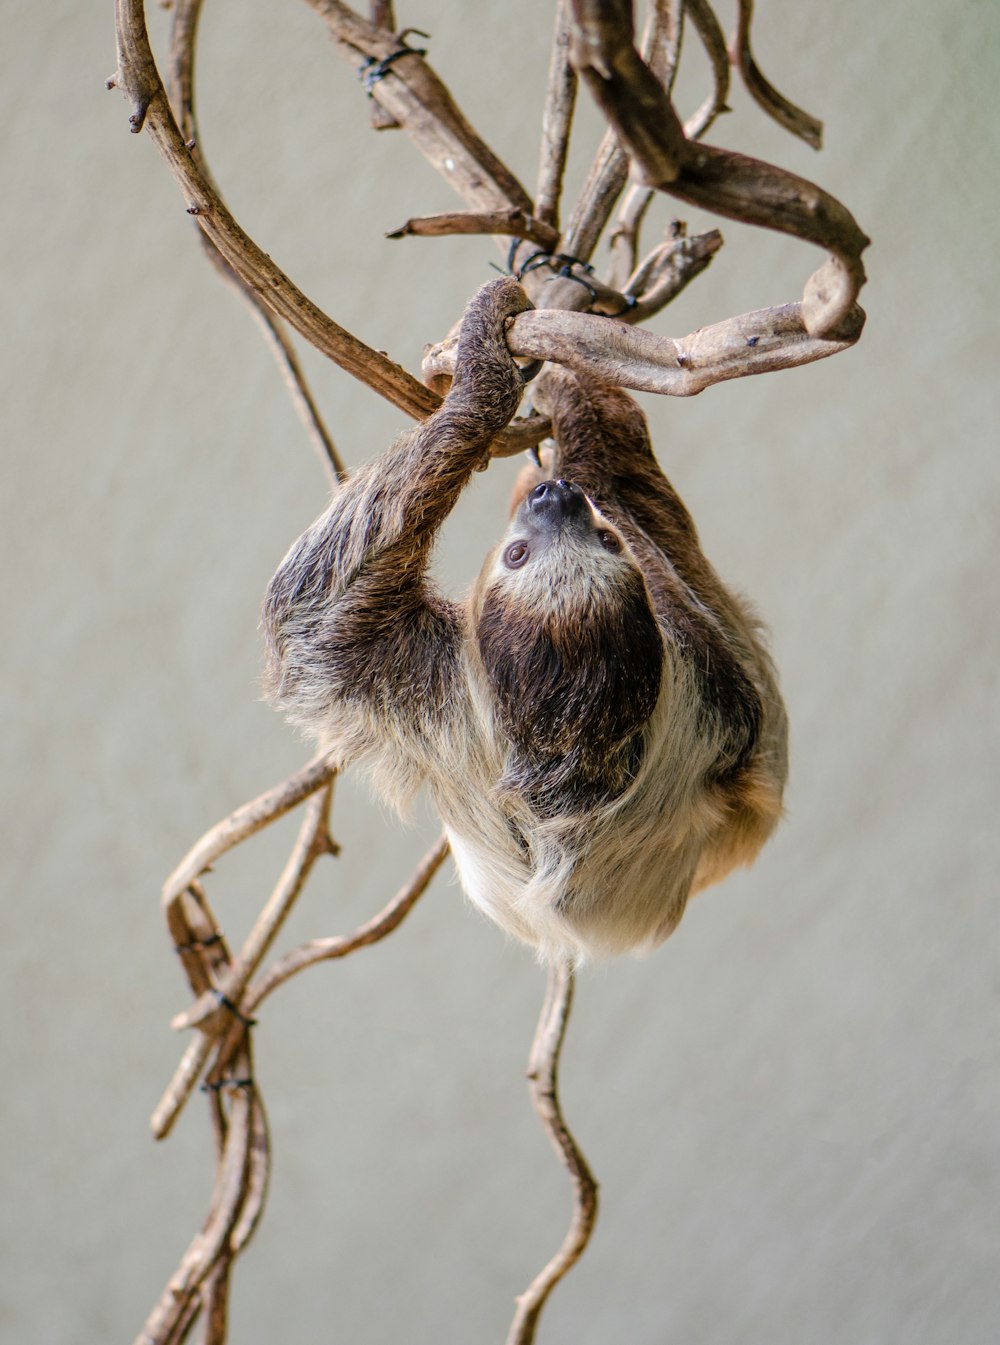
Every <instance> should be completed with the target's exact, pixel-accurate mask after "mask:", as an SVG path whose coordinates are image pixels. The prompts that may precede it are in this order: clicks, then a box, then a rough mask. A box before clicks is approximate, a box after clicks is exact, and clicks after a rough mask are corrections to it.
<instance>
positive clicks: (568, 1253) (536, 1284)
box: [507, 965, 597, 1345]
mask: <svg viewBox="0 0 1000 1345" xmlns="http://www.w3.org/2000/svg"><path fill="white" fill-rule="evenodd" d="M572 1003H573V972H572V969H571V968H570V967H568V966H565V965H562V966H557V967H552V968H550V970H549V980H548V986H547V988H546V993H545V1003H544V1004H543V1006H542V1012H541V1016H540V1017H539V1020H538V1027H537V1029H536V1031H535V1040H534V1041H533V1042H532V1046H531V1056H530V1058H529V1063H528V1080H529V1085H530V1088H531V1100H532V1102H533V1103H534V1106H535V1111H536V1112H537V1113H538V1116H539V1119H540V1120H541V1123H542V1125H543V1126H544V1127H545V1133H546V1134H547V1135H548V1137H549V1139H550V1140H551V1142H552V1147H553V1148H554V1149H555V1151H556V1153H557V1155H558V1156H559V1159H560V1160H561V1162H562V1163H563V1165H564V1166H565V1168H566V1170H567V1172H568V1173H569V1176H570V1180H571V1181H572V1183H573V1217H572V1219H571V1221H570V1226H569V1230H568V1231H567V1233H566V1237H565V1238H564V1240H563V1244H562V1246H561V1247H560V1248H559V1250H558V1252H556V1254H555V1256H554V1257H553V1258H552V1260H551V1261H549V1263H548V1265H547V1266H545V1268H544V1269H543V1270H541V1271H540V1272H539V1274H538V1275H536V1276H535V1278H534V1279H533V1280H532V1282H531V1284H530V1285H529V1286H528V1288H527V1289H526V1290H525V1291H524V1293H523V1294H521V1295H519V1297H518V1300H517V1311H516V1313H515V1314H514V1320H513V1321H512V1322H511V1326H510V1331H509V1332H508V1334H507V1345H531V1342H532V1341H533V1340H534V1338H535V1329H536V1327H537V1325H538V1318H539V1316H540V1315H541V1311H542V1308H543V1307H544V1306H545V1302H546V1300H547V1298H548V1296H549V1294H550V1293H551V1292H552V1290H553V1289H554V1288H555V1286H556V1285H557V1284H558V1283H559V1281H560V1280H561V1279H562V1278H563V1276H564V1275H565V1274H566V1273H567V1272H568V1271H569V1270H571V1269H572V1268H573V1266H574V1265H575V1264H576V1263H577V1261H578V1260H579V1259H580V1257H581V1256H582V1255H583V1253H584V1251H585V1250H586V1247H587V1243H588V1242H589V1241H590V1235H591V1232H592V1231H593V1227H594V1223H595V1221H596V1219H597V1183H596V1182H595V1181H594V1178H593V1175H592V1173H591V1171H590V1168H589V1167H588V1166H587V1160H586V1159H585V1158H584V1156H583V1153H582V1152H581V1150H580V1147H579V1145H578V1144H577V1143H576V1140H575V1139H574V1138H573V1135H572V1133H571V1132H570V1129H569V1127H568V1126H567V1125H566V1122H565V1120H564V1119H563V1114H562V1108H561V1107H560V1105H559V1056H560V1053H561V1051H562V1044H563V1039H564V1037H565V1035H566V1024H567V1022H568V1020H569V1013H570V1009H571V1007H572Z"/></svg>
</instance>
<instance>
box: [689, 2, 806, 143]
mask: <svg viewBox="0 0 1000 1345" xmlns="http://www.w3.org/2000/svg"><path fill="white" fill-rule="evenodd" d="M697 2H698V3H701V0H697ZM689 3H690V0H689ZM752 20H753V0H739V16H738V18H737V22H736V32H735V33H734V34H733V40H732V42H731V44H730V48H729V54H730V59H731V60H732V63H733V65H735V66H736V67H737V69H738V70H739V72H740V75H741V76H742V78H743V83H744V84H745V85H746V87H747V90H748V91H749V93H750V95H751V96H752V97H753V98H754V99H755V100H756V101H757V103H759V105H760V106H761V107H762V108H763V109H764V111H765V112H766V113H767V114H768V116H769V117H773V118H774V120H775V121H776V122H778V124H779V125H781V126H784V128H785V130H786V131H791V133H792V135H797V136H798V137H799V139H800V140H804V141H805V142H806V144H807V145H812V147H813V149H821V148H822V147H823V123H822V122H821V121H817V120H816V118H815V117H813V116H810V114H809V113H808V112H803V110H802V109H801V108H800V107H796V106H795V104H794V103H790V102H789V101H788V99H787V98H785V97H784V95H783V94H780V93H779V92H778V90H777V89H776V88H774V86H773V85H771V84H769V83H768V81H767V80H766V79H765V78H764V76H763V75H762V74H761V72H760V70H759V69H758V67H757V63H756V61H755V60H754V58H753V54H752V52H751V51H750V24H751V22H752Z"/></svg>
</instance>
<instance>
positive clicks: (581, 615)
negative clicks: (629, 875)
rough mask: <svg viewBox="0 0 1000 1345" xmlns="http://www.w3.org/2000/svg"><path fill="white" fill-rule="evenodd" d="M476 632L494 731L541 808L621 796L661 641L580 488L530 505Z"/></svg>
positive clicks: (631, 567) (634, 575)
mask: <svg viewBox="0 0 1000 1345" xmlns="http://www.w3.org/2000/svg"><path fill="white" fill-rule="evenodd" d="M473 621H474V629H475V634H476V640H477V644H478V647H479V655H480V658H481V660H482V666H483V668H484V670H485V672H486V675H487V677H488V679H489V681H490V684H491V685H492V688H493V692H494V695H495V697H496V714H497V718H498V722H499V723H500V725H501V727H502V728H503V729H504V731H505V732H506V733H507V735H508V737H509V738H510V740H511V743H512V744H513V747H514V748H515V750H516V754H517V760H518V762H519V763H520V765H519V766H518V768H517V769H518V770H520V771H521V772H522V775H523V772H524V771H527V772H528V774H527V775H524V776H523V778H524V780H528V778H529V776H530V778H531V780H532V781H533V782H534V783H533V784H532V786H531V790H534V792H535V793H536V794H537V795H538V797H539V798H541V797H542V796H543V795H544V796H545V798H546V799H547V800H548V802H547V803H546V805H545V806H546V807H547V808H550V809H552V808H557V807H561V806H562V804H561V803H560V802H559V801H558V800H560V799H561V800H563V802H565V801H567V800H570V801H573V800H575V801H577V802H579V800H580V799H582V798H583V797H584V796H586V797H592V798H599V797H600V798H604V797H614V796H615V795H616V794H617V793H619V792H620V791H621V790H622V789H623V788H625V787H626V784H627V782H628V781H629V780H630V779H632V778H633V777H634V774H635V770H636V769H637V766H638V762H639V760H640V759H641V755H642V751H643V747H642V733H643V730H644V727H645V725H646V724H647V722H648V721H649V718H650V716H651V715H652V713H653V710H654V708H655V706H656V702H657V697H658V695H659V690H660V682H661V677H662V671H663V657H664V653H663V637H662V635H661V634H660V629H659V625H658V623H657V620H656V616H655V614H654V612H653V608H652V604H651V602H650V597H649V593H648V591H647V589H646V584H645V580H644V579H643V576H642V571H641V570H640V568H639V566H638V564H637V562H636V560H635V557H634V556H633V555H632V553H631V551H630V550H629V548H628V546H627V544H626V542H625V539H624V538H623V537H622V535H621V533H620V532H619V531H618V530H617V529H616V528H615V527H614V526H613V525H612V524H611V523H610V522H609V521H608V520H607V519H606V518H605V517H604V516H603V515H602V514H601V513H600V512H599V511H598V510H597V509H595V507H594V506H593V504H592V503H591V502H590V501H589V500H588V499H587V497H586V495H585V494H584V493H583V491H582V490H581V489H580V487H579V486H577V485H575V484H573V483H572V482H570V481H543V482H542V483H541V484H540V485H538V486H536V487H535V489H534V490H533V491H532V492H531V493H530V494H529V495H528V497H527V498H526V499H525V501H524V503H523V504H522V505H521V506H520V508H519V509H518V510H517V512H516V513H515V515H514V518H513V519H512V521H511V525H510V527H509V528H508V530H507V534H506V536H505V537H504V539H503V541H502V542H501V543H500V545H499V546H498V547H497V548H496V550H495V551H494V552H493V553H492V554H491V556H490V557H489V558H488V559H487V562H486V565H485V566H484V568H483V573H482V575H481V576H480V582H479V584H478V586H477V589H476V593H475V595H474V598H473ZM532 772H535V773H534V774H532ZM539 772H540V773H539ZM515 773H516V772H515ZM518 778H521V777H518ZM525 787H526V788H527V786H525ZM531 790H529V793H530V792H531Z"/></svg>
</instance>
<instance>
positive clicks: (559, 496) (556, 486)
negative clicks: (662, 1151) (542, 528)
mask: <svg viewBox="0 0 1000 1345" xmlns="http://www.w3.org/2000/svg"><path fill="white" fill-rule="evenodd" d="M528 511H529V513H531V514H533V515H534V516H535V517H536V518H538V519H539V520H543V519H544V520H548V521H551V522H553V523H554V522H557V521H561V520H562V519H566V518H575V517H577V516H579V515H581V514H585V513H586V512H587V497H586V496H585V495H584V493H583V491H582V490H581V489H580V487H579V486H578V485H577V484H576V482H575V481H564V480H563V479H562V478H561V477H560V479H559V480H558V481H543V482H542V483H541V485H538V486H536V487H535V489H534V490H533V491H532V492H531V494H530V495H529V496H528Z"/></svg>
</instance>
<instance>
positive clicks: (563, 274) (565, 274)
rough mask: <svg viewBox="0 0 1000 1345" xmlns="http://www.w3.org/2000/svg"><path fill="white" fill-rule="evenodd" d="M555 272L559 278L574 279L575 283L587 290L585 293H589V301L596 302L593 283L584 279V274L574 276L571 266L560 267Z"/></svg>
mask: <svg viewBox="0 0 1000 1345" xmlns="http://www.w3.org/2000/svg"><path fill="white" fill-rule="evenodd" d="M588 269H591V268H588ZM556 274H557V275H558V276H559V277H560V279H562V280H575V281H576V283H577V284H578V285H582V286H583V288H584V289H585V290H586V291H587V293H588V294H589V295H590V302H591V303H592V304H596V303H597V291H596V290H595V289H594V287H593V285H592V284H591V283H590V281H589V280H587V279H586V277H585V276H575V275H574V274H573V269H572V267H571V266H564V267H563V268H562V270H561V271H557V272H556Z"/></svg>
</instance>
